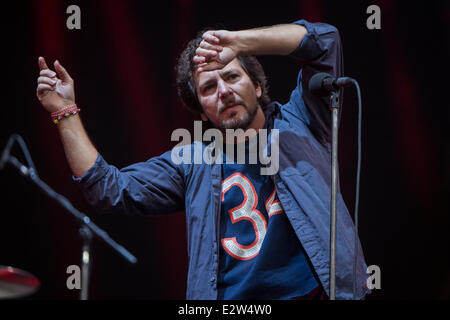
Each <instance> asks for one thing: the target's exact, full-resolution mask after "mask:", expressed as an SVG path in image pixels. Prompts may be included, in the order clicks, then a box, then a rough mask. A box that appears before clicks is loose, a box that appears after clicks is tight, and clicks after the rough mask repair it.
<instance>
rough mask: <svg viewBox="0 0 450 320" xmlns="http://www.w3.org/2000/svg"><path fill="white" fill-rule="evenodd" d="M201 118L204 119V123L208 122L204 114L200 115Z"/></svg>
mask: <svg viewBox="0 0 450 320" xmlns="http://www.w3.org/2000/svg"><path fill="white" fill-rule="evenodd" d="M200 118H202V120H203V121H208V118H207V117H206V115H205V114H204V113H200Z"/></svg>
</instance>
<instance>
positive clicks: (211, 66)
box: [193, 24, 308, 72]
mask: <svg viewBox="0 0 450 320" xmlns="http://www.w3.org/2000/svg"><path fill="white" fill-rule="evenodd" d="M307 33H308V31H307V30H306V28H305V27H303V26H300V25H296V24H280V25H276V26H268V27H262V28H255V29H248V30H240V31H227V30H217V31H207V32H205V33H204V34H203V36H202V38H203V40H202V42H200V45H199V47H198V48H197V50H196V51H195V53H196V56H194V58H193V61H194V63H195V64H196V65H197V66H198V69H197V72H202V71H212V70H217V69H222V68H223V67H225V66H226V65H227V64H228V63H230V62H231V60H233V59H234V58H236V57H237V56H238V55H288V54H290V53H291V52H292V51H294V50H295V49H296V48H297V47H298V45H299V44H300V43H301V41H302V40H303V38H304V36H305V35H306V34H307Z"/></svg>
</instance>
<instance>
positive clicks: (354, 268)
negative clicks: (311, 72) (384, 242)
mask: <svg viewBox="0 0 450 320" xmlns="http://www.w3.org/2000/svg"><path fill="white" fill-rule="evenodd" d="M350 81H351V82H352V83H353V84H354V85H355V88H356V92H357V95H358V160H357V169H356V195H355V219H354V220H355V221H354V223H355V249H354V250H355V258H354V262H353V300H356V294H357V289H356V264H357V260H358V207H359V186H360V178H361V122H362V121H361V119H362V102H361V89H360V88H359V84H358V82H357V81H356V80H355V79H353V78H350Z"/></svg>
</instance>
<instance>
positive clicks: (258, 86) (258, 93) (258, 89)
mask: <svg viewBox="0 0 450 320" xmlns="http://www.w3.org/2000/svg"><path fill="white" fill-rule="evenodd" d="M261 95H262V89H261V86H260V85H259V84H258V85H257V86H256V96H257V97H258V99H259V98H261Z"/></svg>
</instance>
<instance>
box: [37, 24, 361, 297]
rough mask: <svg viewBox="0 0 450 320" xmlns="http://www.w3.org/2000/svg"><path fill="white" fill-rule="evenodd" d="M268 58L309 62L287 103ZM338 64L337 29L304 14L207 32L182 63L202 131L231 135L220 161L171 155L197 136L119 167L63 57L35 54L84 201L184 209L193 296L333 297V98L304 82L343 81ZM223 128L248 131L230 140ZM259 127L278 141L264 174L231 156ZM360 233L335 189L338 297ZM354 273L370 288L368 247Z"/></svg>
mask: <svg viewBox="0 0 450 320" xmlns="http://www.w3.org/2000/svg"><path fill="white" fill-rule="evenodd" d="M263 54H274V55H288V54H289V55H291V56H292V57H293V58H296V59H297V60H298V61H299V64H300V66H301V67H302V68H301V70H300V73H299V76H298V83H297V87H296V88H295V89H294V90H293V91H292V94H291V98H290V100H289V102H288V103H286V104H285V105H283V106H281V105H280V104H278V103H276V102H272V103H270V99H269V97H268V94H267V85H266V80H265V77H264V72H263V70H262V68H261V66H260V65H259V63H258V62H257V60H256V59H255V58H254V57H252V56H251V55H263ZM342 63H343V57H342V52H341V43H340V37H339V33H338V31H337V30H336V28H334V27H333V26H330V25H327V24H324V23H309V22H307V21H305V20H300V21H296V22H295V23H293V24H285V25H277V26H272V27H265V28H258V29H251V30H242V31H236V32H230V31H226V30H219V31H208V32H205V33H203V35H202V36H201V37H197V38H196V39H194V40H192V41H191V42H190V43H189V44H188V46H187V48H186V50H185V51H184V52H183V53H182V55H181V57H180V59H179V62H178V66H177V72H178V76H177V84H178V89H179V90H178V91H179V94H180V97H181V99H182V100H183V102H184V104H185V105H186V106H187V107H188V109H189V110H191V111H192V112H194V113H195V114H196V115H198V116H199V117H200V118H201V119H202V120H203V121H204V123H205V125H206V126H208V127H213V128H216V129H218V130H220V131H221V132H223V133H225V142H226V144H227V149H226V150H227V151H226V152H225V153H223V154H220V153H219V156H218V158H219V159H220V160H223V161H213V162H212V163H205V162H201V163H197V162H196V163H192V162H188V163H186V162H175V161H174V157H173V155H174V152H175V153H176V154H179V153H181V154H183V153H185V152H187V151H188V150H190V149H192V150H194V153H195V150H196V149H198V148H200V149H201V150H206V149H208V148H209V147H210V146H211V145H210V144H209V145H206V143H203V142H199V141H196V142H194V143H192V144H191V145H189V146H187V147H186V146H184V147H176V148H174V150H172V151H168V152H166V153H164V154H162V155H161V156H159V157H155V158H151V159H149V160H147V161H146V162H142V163H136V164H133V165H131V166H128V167H126V168H123V169H121V170H119V169H117V168H115V167H114V166H110V165H108V164H107V163H106V161H105V160H104V159H103V158H102V157H101V155H100V154H99V153H98V152H97V150H96V149H95V147H94V146H93V145H92V143H91V142H90V140H89V138H88V136H87V134H86V132H85V130H84V129H83V126H82V123H81V121H80V118H79V116H78V115H77V110H78V109H77V108H76V106H75V105H74V104H75V98H74V92H73V80H72V79H71V78H70V76H69V74H68V73H67V71H66V70H65V69H64V68H63V67H62V66H61V64H59V62H55V64H54V67H55V70H56V73H55V72H53V71H51V70H49V69H48V67H47V65H46V64H45V60H44V59H43V58H39V66H40V69H41V73H40V77H39V79H38V88H37V95H38V98H39V100H40V101H41V103H42V105H43V106H44V107H45V109H46V110H47V111H49V112H52V118H54V119H55V122H57V127H58V129H59V133H60V136H61V140H62V142H63V145H64V148H65V152H66V156H67V159H68V162H69V165H70V167H71V169H72V171H73V174H74V180H75V181H77V182H79V184H80V186H81V187H82V190H83V192H84V194H85V196H86V198H87V200H88V201H89V203H91V204H92V205H95V206H96V207H99V208H102V209H105V210H109V209H113V208H114V209H121V210H125V211H127V212H129V213H132V214H162V213H169V212H175V211H179V210H183V209H184V210H185V212H186V219H187V235H188V254H189V272H188V280H187V281H188V283H187V299H323V298H326V297H327V296H329V292H328V290H329V289H328V287H329V238H330V230H329V221H330V217H329V211H330V210H329V207H330V180H331V179H330V150H331V149H330V141H331V130H330V128H331V124H330V122H331V121H330V120H331V117H330V111H329V109H328V101H327V100H326V99H321V98H317V97H315V96H313V95H312V94H311V93H310V92H309V91H308V90H307V86H305V85H304V84H305V83H307V82H308V81H309V79H310V77H311V76H312V75H313V74H315V73H316V72H328V73H330V74H331V75H332V76H334V77H338V76H341V75H342V72H343V70H342V69H343V66H342ZM61 110H62V111H61ZM67 111H70V112H72V113H73V115H70V113H68V112H67ZM61 113H65V115H66V116H65V117H61ZM58 115H59V116H60V119H59V120H58V118H57V116H58ZM227 129H244V130H245V133H246V134H244V135H237V136H232V137H231V138H230V137H229V136H228V135H227V134H226V133H227ZM263 129H264V130H267V131H269V132H270V134H271V135H272V136H274V135H277V137H278V140H275V141H278V146H275V145H274V144H273V143H269V145H268V146H267V150H270V152H272V153H279V154H278V157H279V164H278V166H277V170H276V171H275V172H272V173H271V174H270V175H263V174H261V171H260V170H259V169H261V167H264V164H262V163H261V162H258V163H256V164H255V163H247V162H244V163H242V162H239V161H238V162H237V163H236V161H234V160H236V157H235V154H233V153H234V152H232V153H231V154H230V153H228V146H230V145H231V146H232V148H230V149H231V150H233V148H234V147H237V146H244V147H245V148H244V149H245V154H246V156H248V155H249V154H250V153H251V152H252V151H251V148H250V145H251V144H252V143H253V142H255V141H256V138H257V137H258V136H259V137H260V136H261V135H262V133H263ZM272 131H273V134H272ZM259 141H260V140H259ZM271 142H272V140H271ZM212 144H213V145H214V141H213V143H212ZM256 145H257V149H258V148H259V149H261V148H263V147H264V146H261V145H259V144H258V142H256ZM219 150H220V149H219ZM222 156H223V158H222ZM230 158H231V159H230ZM230 160H231V161H230ZM353 232H354V226H353V223H352V220H351V218H350V216H349V214H348V211H347V209H346V207H345V203H344V201H343V199H342V196H341V195H340V194H339V196H338V216H337V253H336V255H337V257H336V263H337V265H336V284H337V288H336V298H337V299H351V298H352V289H353V282H352V277H353V269H352V266H353V257H354V255H353V253H354V252H353V251H354V250H353V249H354V248H353V246H354V238H353V235H354V233H353ZM356 271H357V276H356V281H357V283H356V285H357V296H356V297H357V298H358V299H361V298H363V297H364V296H365V295H366V294H367V293H368V289H367V287H366V278H367V276H366V273H365V271H366V265H365V262H364V257H363V255H362V250H361V248H359V250H358V264H357V270H356Z"/></svg>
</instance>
